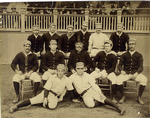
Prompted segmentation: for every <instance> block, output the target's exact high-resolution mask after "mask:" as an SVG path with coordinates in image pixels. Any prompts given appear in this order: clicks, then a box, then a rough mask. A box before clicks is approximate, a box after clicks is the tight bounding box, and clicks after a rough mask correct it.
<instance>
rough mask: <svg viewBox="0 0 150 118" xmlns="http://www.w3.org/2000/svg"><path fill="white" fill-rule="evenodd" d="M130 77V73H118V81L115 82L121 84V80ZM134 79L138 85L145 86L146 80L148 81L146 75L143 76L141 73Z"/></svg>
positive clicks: (123, 80)
mask: <svg viewBox="0 0 150 118" xmlns="http://www.w3.org/2000/svg"><path fill="white" fill-rule="evenodd" d="M130 79H132V78H131V76H130V75H128V74H126V75H122V74H120V75H119V76H118V82H117V84H118V85H121V84H123V82H125V81H127V80H130ZM135 81H137V82H139V83H140V85H143V86H146V85H147V82H148V79H147V77H145V76H144V75H143V74H139V75H138V76H137V77H136V78H135Z"/></svg>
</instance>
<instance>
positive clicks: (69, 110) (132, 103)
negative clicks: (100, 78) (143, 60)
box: [0, 65, 150, 118]
mask: <svg viewBox="0 0 150 118" xmlns="http://www.w3.org/2000/svg"><path fill="white" fill-rule="evenodd" d="M149 72H150V71H149V68H148V67H145V68H144V72H143V74H144V75H146V76H147V77H148V78H149V77H150V74H149ZM13 75H14V72H13V71H12V70H11V68H10V65H0V78H1V79H0V80H1V117H2V118H100V117H101V118H120V117H123V118H144V117H150V107H149V106H150V99H149V97H150V94H149V93H150V81H149V82H148V85H147V87H146V90H145V92H144V94H143V96H142V99H143V101H144V102H145V104H144V105H140V104H138V103H137V101H136V95H135V94H127V99H126V102H125V103H123V104H119V106H120V107H123V108H126V113H125V115H124V116H120V115H119V113H118V112H116V111H115V110H114V109H112V108H111V107H109V106H106V105H103V106H100V107H96V108H86V106H85V105H84V104H83V103H82V102H81V103H72V102H71V101H69V100H68V99H67V97H65V99H64V101H63V102H61V103H59V104H58V107H57V109H55V110H49V109H46V108H43V107H42V106H40V105H36V106H27V107H24V108H21V109H19V110H18V111H17V112H15V113H13V114H10V113H9V107H10V106H11V105H13V103H12V101H13V99H14V96H15V93H14V89H13V86H12V77H13ZM41 90H42V86H40V90H39V92H40V91H41ZM106 96H109V94H108V93H106ZM117 97H118V98H120V95H119V93H118V94H117Z"/></svg>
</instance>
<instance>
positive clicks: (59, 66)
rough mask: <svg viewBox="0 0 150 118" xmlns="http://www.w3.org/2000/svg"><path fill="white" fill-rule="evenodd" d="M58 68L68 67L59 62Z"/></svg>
mask: <svg viewBox="0 0 150 118" xmlns="http://www.w3.org/2000/svg"><path fill="white" fill-rule="evenodd" d="M57 69H66V68H65V65H64V64H58V65H57Z"/></svg>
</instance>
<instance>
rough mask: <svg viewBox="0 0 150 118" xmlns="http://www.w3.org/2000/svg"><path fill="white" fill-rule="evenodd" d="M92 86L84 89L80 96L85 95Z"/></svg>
mask: <svg viewBox="0 0 150 118" xmlns="http://www.w3.org/2000/svg"><path fill="white" fill-rule="evenodd" d="M90 88H91V87H90ZM90 88H88V89H86V90H84V91H83V92H82V93H81V94H80V96H81V97H83V95H84V94H85V93H86V92H87V91H88V90H89V89H90Z"/></svg>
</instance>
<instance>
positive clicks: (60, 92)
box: [9, 64, 68, 113]
mask: <svg viewBox="0 0 150 118" xmlns="http://www.w3.org/2000/svg"><path fill="white" fill-rule="evenodd" d="M65 71H66V67H65V65H64V64H58V66H57V70H56V73H57V74H55V75H53V76H51V78H49V80H48V81H47V82H46V84H45V86H44V90H43V91H42V92H41V93H40V94H38V95H37V96H35V97H33V98H31V99H28V100H25V101H23V102H21V103H19V104H17V105H13V106H11V107H10V109H9V110H10V113H13V112H15V111H16V110H17V109H19V108H20V107H24V106H28V105H34V104H41V103H43V107H48V108H49V109H55V108H56V107H57V104H58V102H60V101H63V97H64V95H65V93H66V86H67V82H68V78H67V77H66V76H65V75H64V73H65Z"/></svg>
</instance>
